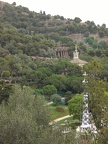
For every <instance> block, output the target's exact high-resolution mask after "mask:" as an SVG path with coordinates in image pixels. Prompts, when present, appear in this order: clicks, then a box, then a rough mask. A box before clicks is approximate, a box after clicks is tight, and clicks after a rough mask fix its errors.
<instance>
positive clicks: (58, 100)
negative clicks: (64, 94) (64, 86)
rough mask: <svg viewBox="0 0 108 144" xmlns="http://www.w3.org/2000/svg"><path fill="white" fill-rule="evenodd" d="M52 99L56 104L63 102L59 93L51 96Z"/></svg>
mask: <svg viewBox="0 0 108 144" xmlns="http://www.w3.org/2000/svg"><path fill="white" fill-rule="evenodd" d="M51 100H52V101H53V102H54V103H55V104H56V105H59V104H61V96H60V95H58V94H53V95H52V96H51Z"/></svg>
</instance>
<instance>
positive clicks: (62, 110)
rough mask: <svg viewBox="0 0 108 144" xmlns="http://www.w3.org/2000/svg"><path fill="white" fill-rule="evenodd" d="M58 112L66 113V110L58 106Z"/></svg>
mask: <svg viewBox="0 0 108 144" xmlns="http://www.w3.org/2000/svg"><path fill="white" fill-rule="evenodd" d="M56 111H57V112H65V110H64V108H63V107H61V106H57V107H56Z"/></svg>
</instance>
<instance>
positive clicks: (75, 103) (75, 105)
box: [68, 94, 83, 120]
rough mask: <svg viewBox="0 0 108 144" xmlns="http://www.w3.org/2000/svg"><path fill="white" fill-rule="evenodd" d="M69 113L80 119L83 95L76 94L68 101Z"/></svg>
mask: <svg viewBox="0 0 108 144" xmlns="http://www.w3.org/2000/svg"><path fill="white" fill-rule="evenodd" d="M68 109H69V114H70V115H73V117H74V118H76V119H78V120H81V117H82V110H83V95H82V94H76V95H74V96H73V97H72V99H70V100H69V102H68Z"/></svg>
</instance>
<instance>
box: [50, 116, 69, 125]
mask: <svg viewBox="0 0 108 144" xmlns="http://www.w3.org/2000/svg"><path fill="white" fill-rule="evenodd" d="M68 117H71V115H66V116H64V117H60V118H58V119H55V120H53V121H52V122H50V123H49V124H50V125H52V124H53V123H54V122H58V121H60V120H63V119H65V118H68Z"/></svg>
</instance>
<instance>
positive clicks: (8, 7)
mask: <svg viewBox="0 0 108 144" xmlns="http://www.w3.org/2000/svg"><path fill="white" fill-rule="evenodd" d="M76 45H77V48H78V52H79V58H80V59H81V60H84V61H87V62H88V64H87V65H85V66H84V68H83V69H82V68H81V67H80V66H78V65H76V64H73V63H71V62H70V60H71V59H73V51H75V46H76ZM59 46H61V47H62V46H66V47H68V54H69V58H63V57H57V55H56V49H57V47H59ZM33 57H35V59H33ZM100 68H101V70H100ZM84 70H86V71H87V72H88V73H90V75H89V78H88V80H89V81H90V83H89V85H88V87H87V89H88V91H89V93H90V96H91V99H90V110H91V111H92V113H93V116H94V117H95V115H96V117H95V119H94V120H95V122H96V124H97V125H96V126H97V127H98V128H100V130H101V129H102V130H104V134H105V135H106V134H107V132H108V130H107V129H106V127H105V126H104V129H103V128H102V127H101V126H100V125H99V124H100V120H99V118H103V120H104V118H105V120H106V119H107V115H108V114H107V113H108V112H107V111H106V113H105V115H104V117H103V112H102V111H101V110H102V108H103V106H104V107H106V105H107V104H106V102H107V95H108V94H107V91H108V28H106V25H105V24H102V25H101V26H100V25H96V24H95V22H93V21H89V20H88V21H86V22H84V23H82V20H81V19H80V18H78V17H75V18H74V19H66V18H64V17H63V16H59V15H55V16H51V15H50V14H46V13H45V11H40V13H37V12H34V11H30V10H29V9H28V8H26V7H23V6H21V5H20V6H16V3H15V2H13V3H12V4H8V3H5V2H2V1H0V115H1V117H2V119H1V121H0V126H1V128H0V129H1V130H2V132H1V133H2V134H3V135H1V133H0V142H1V143H3V142H4V143H3V144H7V143H8V142H9V144H12V143H13V141H14V139H15V140H16V139H17V138H19V139H20V140H21V142H22V141H23V139H24V138H25V141H23V142H22V143H27V142H28V143H31V144H32V143H33V144H34V141H36V140H37V141H38V143H39V144H40V143H42V144H45V141H46V139H47V138H48V136H49V134H50V133H51V132H52V131H51V130H52V129H51V128H49V127H47V126H48V123H49V121H50V119H49V113H48V109H47V107H46V108H45V109H44V107H45V103H44V102H45V101H44V99H45V100H47V101H49V100H52V99H53V100H54V101H56V103H58V102H59V100H60V99H59V98H60V97H62V98H64V97H65V105H68V102H69V100H70V105H69V107H70V113H71V114H72V113H73V111H71V106H72V105H71V102H73V101H75V102H76V101H78V100H79V99H77V97H75V99H73V100H71V99H72V97H74V96H75V95H76V96H78V98H79V97H80V95H81V94H82V92H83V85H82V80H83V76H82V74H83V72H84ZM95 78H96V80H97V81H96V80H95ZM104 86H105V88H104ZM101 88H102V90H101ZM93 91H94V92H95V94H93V93H92V92H93ZM97 91H98V92H97ZM96 92H97V94H96ZM40 95H41V96H42V97H41V98H40V97H38V96H40ZM43 96H44V98H43ZM98 96H100V97H99V98H100V99H98ZM103 96H104V97H105V100H104V101H102V100H101V99H102V98H103ZM25 97H26V100H24V99H25ZM94 97H95V98H94ZM80 99H81V97H80ZM57 100H58V101H57ZM92 102H93V103H92ZM7 103H8V105H7ZM14 103H15V105H14ZM99 103H100V105H98V104H99ZM103 103H104V105H103ZM79 104H80V103H78V106H79ZM95 104H96V105H95ZM78 106H77V107H78ZM36 110H38V111H36ZM97 110H100V111H99V112H100V113H99V112H98V111H97ZM16 111H17V112H19V117H18V116H17V114H16ZM20 111H21V112H22V113H20ZM76 111H77V109H76ZM79 111H80V106H79V109H78V111H77V113H76V115H77V114H78V115H77V116H78V117H80V116H79V113H78V112H79ZM95 112H96V113H95ZM23 114H24V120H25V122H26V123H24V120H23V118H22V117H21V116H22V115H23ZM99 114H100V117H99ZM42 115H43V116H44V117H43V118H42ZM16 119H17V120H18V126H19V129H17V130H16V133H15V134H16V135H15V138H14V137H13V138H12V135H13V132H14V131H15V129H16V127H14V125H13V123H14V124H15V126H16V125H17V122H16ZM35 120H36V121H35ZM7 122H8V123H7ZM10 123H11V124H12V125H10ZM106 123H108V122H106ZM5 124H6V126H7V127H6V129H5V128H4V127H3V126H2V125H5ZM22 126H23V128H24V131H22ZM35 126H37V127H36V128H37V129H34V127H35ZM29 128H31V129H29ZM9 129H11V130H12V131H11V132H10V131H9ZM21 132H22V135H20V134H21ZM38 132H39V133H38ZM29 134H31V136H30V135H29ZM39 134H41V137H43V139H42V138H41V139H40V138H39ZM54 134H56V135H55V137H53V135H54ZM8 135H10V136H8ZM35 135H37V137H35ZM58 135H59V138H58V139H57V137H58ZM26 136H27V139H26ZM2 137H3V138H4V139H2ZM6 138H7V139H6ZM11 138H12V139H11ZM72 138H73V139H74V138H75V137H74V134H73V137H71V140H72ZM19 139H18V140H19ZM67 139H68V137H67ZM106 139H107V137H105V138H104V137H103V135H102V140H103V141H104V140H106ZM48 140H49V143H52V144H53V143H54V144H60V141H64V139H63V137H62V136H61V134H60V131H53V132H52V133H51V135H50V137H49V139H48ZM74 140H75V139H74ZM69 141H70V137H69V139H68V141H67V143H68V142H69ZM16 143H17V144H19V143H20V141H17V142H16ZM72 143H75V141H73V142H72V141H71V142H70V144H72ZM68 144H69V143H68ZM100 144H102V143H100Z"/></svg>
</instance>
